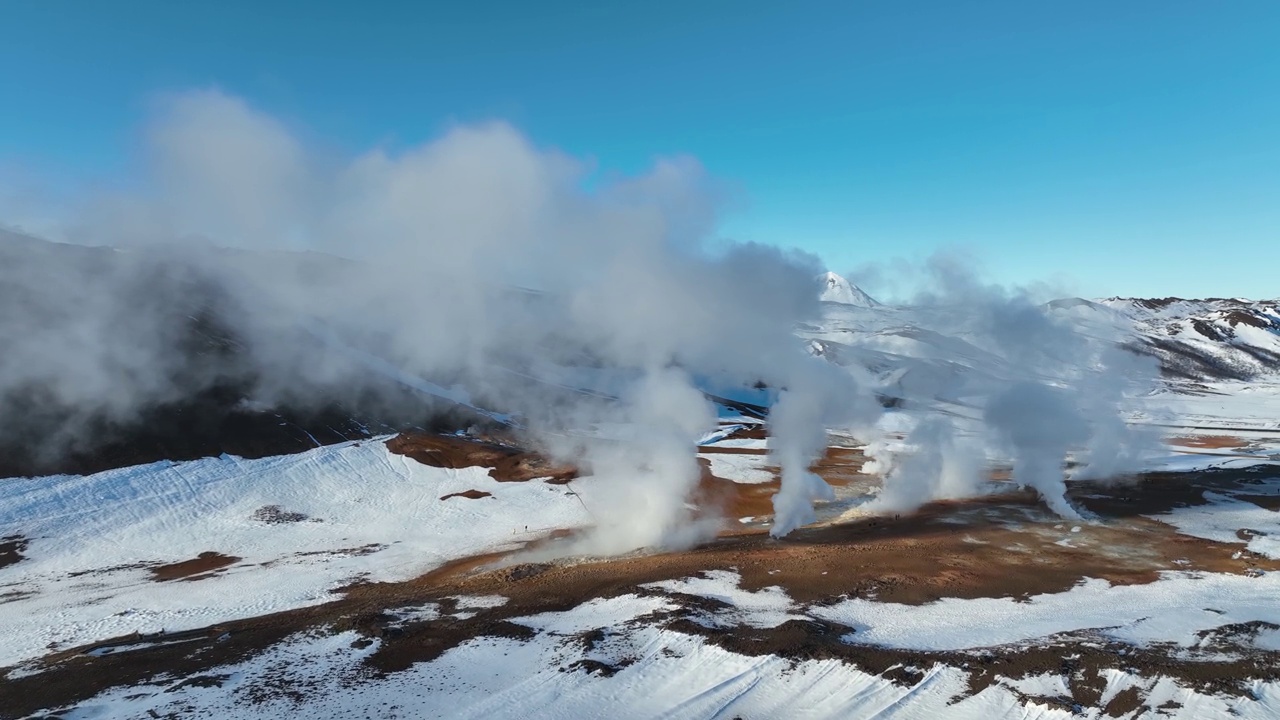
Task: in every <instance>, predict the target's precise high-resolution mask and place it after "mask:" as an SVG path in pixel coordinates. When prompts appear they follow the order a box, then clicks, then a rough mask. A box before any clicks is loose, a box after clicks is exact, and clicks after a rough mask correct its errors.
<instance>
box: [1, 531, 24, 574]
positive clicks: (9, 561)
mask: <svg viewBox="0 0 1280 720" xmlns="http://www.w3.org/2000/svg"><path fill="white" fill-rule="evenodd" d="M27 545H28V540H27V539H26V538H25V537H23V536H21V535H9V536H7V537H2V538H0V568H3V567H8V566H10V565H15V564H17V563H20V562H22V553H23V551H25V550H26V549H27Z"/></svg>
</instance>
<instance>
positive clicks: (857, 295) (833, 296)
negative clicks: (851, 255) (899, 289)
mask: <svg viewBox="0 0 1280 720" xmlns="http://www.w3.org/2000/svg"><path fill="white" fill-rule="evenodd" d="M818 281H819V282H821V283H822V294H821V296H820V299H821V300H822V301H823V302H834V303H843V304H845V305H857V306H858V307H876V306H878V305H879V304H880V303H879V302H877V301H876V300H875V299H874V298H872V297H871V296H870V295H868V294H866V293H865V292H863V291H862V289H861V288H859V287H858V286H857V285H854V284H853V283H851V282H849V281H848V280H846V279H845V278H843V277H841V276H840V275H837V274H835V273H833V272H826V273H823V274H822V275H819V276H818Z"/></svg>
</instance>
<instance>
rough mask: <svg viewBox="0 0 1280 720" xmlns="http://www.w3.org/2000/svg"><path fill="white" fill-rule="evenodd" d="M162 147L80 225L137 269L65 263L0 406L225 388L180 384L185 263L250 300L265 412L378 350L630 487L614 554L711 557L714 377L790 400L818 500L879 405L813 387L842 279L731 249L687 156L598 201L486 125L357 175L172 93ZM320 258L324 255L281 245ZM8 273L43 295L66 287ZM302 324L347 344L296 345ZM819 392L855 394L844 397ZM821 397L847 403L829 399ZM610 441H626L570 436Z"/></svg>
mask: <svg viewBox="0 0 1280 720" xmlns="http://www.w3.org/2000/svg"><path fill="white" fill-rule="evenodd" d="M147 137H148V144H147V147H146V152H145V159H146V163H145V166H146V170H145V172H144V173H142V174H141V176H140V177H138V178H132V179H130V182H127V183H124V184H122V186H121V187H120V188H118V189H116V190H115V191H113V192H112V193H109V194H105V195H99V196H97V197H95V198H93V201H92V202H91V203H89V204H88V205H87V206H86V208H84V210H83V212H81V213H80V214H79V215H78V216H77V217H76V218H75V221H74V222H70V223H67V224H66V226H65V227H66V229H65V235H66V236H67V237H69V238H71V239H73V240H75V241H77V242H79V243H83V244H87V245H109V246H114V247H121V248H126V251H125V252H123V253H120V254H119V257H121V258H124V262H122V263H118V265H119V266H120V267H121V268H123V269H121V270H119V271H118V273H119V275H120V277H103V276H100V275H98V274H97V273H96V272H93V271H92V269H89V271H87V272H73V271H72V270H71V269H68V272H67V277H66V280H65V284H66V285H67V287H66V288H64V289H58V290H57V291H55V292H54V293H51V294H50V293H44V296H45V297H46V299H47V297H48V296H49V295H52V296H53V297H54V298H57V299H56V300H54V301H53V305H54V306H55V308H54V309H55V310H56V311H57V313H58V314H60V315H62V316H66V317H74V321H73V322H70V323H55V324H54V325H50V326H48V327H43V328H41V327H33V328H23V329H20V328H16V327H13V326H8V327H5V328H4V334H5V336H6V337H26V338H27V340H26V341H25V342H24V343H23V344H22V352H23V357H22V358H21V360H20V361H19V360H15V359H13V357H12V356H9V359H7V360H6V361H5V362H4V364H3V366H0V394H5V395H6V396H8V395H13V394H16V393H19V392H22V391H23V390H22V389H23V388H29V387H32V386H33V385H39V384H41V383H42V382H43V383H44V384H45V385H48V386H50V387H54V388H56V396H57V399H58V400H59V402H61V403H64V404H67V405H72V406H75V407H77V408H81V409H83V411H84V412H86V413H88V412H103V411H107V412H109V414H110V416H111V418H113V419H114V420H118V421H126V420H127V419H128V418H129V416H130V414H131V413H133V412H136V411H138V410H139V409H140V408H142V407H145V406H146V405H147V404H149V403H154V402H160V401H164V400H166V399H168V398H171V397H174V396H177V395H180V394H181V393H183V392H188V391H190V389H191V385H192V384H193V383H194V384H195V385H196V386H201V385H203V384H207V383H211V382H214V381H215V380H216V378H215V377H210V378H199V379H197V380H195V381H189V379H184V380H183V382H179V381H178V379H177V378H174V377H173V373H171V372H168V371H167V369H166V368H167V364H168V363H170V362H171V359H170V356H171V355H172V350H171V348H170V347H168V345H169V342H168V341H169V340H171V338H172V336H173V334H174V332H173V327H174V326H175V324H176V323H178V322H180V321H182V320H183V319H184V317H185V315H184V314H183V313H182V312H180V313H178V314H177V315H176V316H173V315H174V314H173V313H172V312H170V311H169V308H167V307H151V306H149V305H148V304H147V303H145V302H138V299H139V298H140V297H145V296H146V295H147V291H148V290H149V289H153V288H155V287H156V285H157V284H158V283H164V282H166V281H167V278H168V276H169V275H171V274H172V273H174V272H177V268H188V269H186V270H183V272H186V273H188V274H190V275H191V276H192V277H193V278H196V279H198V281H199V283H201V284H204V285H207V286H209V288H210V290H211V292H213V293H215V294H218V295H220V296H225V298H224V299H225V302H224V303H223V307H224V308H226V307H230V308H234V310H233V311H232V312H231V313H228V314H225V317H224V318H223V320H225V321H229V322H230V323H231V324H232V325H233V326H234V330H235V333H236V335H237V337H239V338H243V339H244V340H245V342H246V345H247V350H248V352H249V353H250V355H251V356H252V364H253V370H254V377H255V390H254V393H255V398H254V399H255V400H260V401H264V402H268V403H269V402H274V401H277V400H279V399H280V398H291V399H294V400H296V399H297V398H300V397H303V398H305V397H307V396H308V395H322V394H323V393H325V392H326V391H328V390H329V389H332V388H344V389H349V388H350V387H352V386H358V385H360V384H362V383H365V382H366V381H367V376H369V375H370V369H369V367H368V365H367V363H362V362H360V361H359V359H360V358H361V357H366V355H365V353H372V354H373V355H375V356H377V357H378V358H380V359H382V360H385V361H386V363H387V364H388V365H389V366H391V367H394V368H397V369H398V370H400V371H403V372H404V373H407V374H408V375H410V376H415V377H419V378H423V379H426V380H429V381H430V382H433V383H437V384H439V385H442V386H445V387H452V388H455V389H454V390H453V391H452V392H453V393H454V396H455V397H459V398H462V399H464V400H468V401H472V402H476V403H479V404H484V405H487V406H489V407H494V408H497V409H500V410H501V411H503V412H506V413H511V414H513V415H515V416H517V417H519V418H521V424H522V427H523V429H524V430H525V431H527V432H528V433H529V434H531V435H532V436H533V438H534V439H535V440H536V441H538V442H540V443H541V444H542V445H543V446H545V447H548V448H550V449H551V450H552V451H555V452H558V453H560V454H564V455H568V456H571V457H572V459H574V460H575V461H579V462H583V463H585V464H586V465H587V466H588V467H589V468H590V469H591V470H592V471H593V472H594V473H595V474H597V475H599V476H603V477H602V479H603V480H604V481H605V482H607V483H609V484H610V485H611V486H612V487H615V488H616V493H615V495H616V506H614V507H604V508H594V509H593V511H594V512H596V513H597V514H598V516H599V518H600V521H601V528H602V529H601V531H600V532H598V533H597V534H596V539H595V541H593V542H594V544H595V547H596V548H598V549H600V550H603V551H610V552H614V551H620V550H625V549H630V548H631V547H636V546H640V545H653V544H658V543H662V542H691V541H692V531H691V530H690V528H692V527H694V525H692V524H691V523H689V522H688V520H689V517H688V512H687V510H686V507H685V504H686V501H687V499H688V496H689V493H690V492H691V491H692V489H693V488H694V486H695V485H696V483H697V481H698V478H699V468H698V466H697V463H696V459H695V456H694V444H695V441H696V439H697V438H698V437H699V436H700V435H702V434H704V433H705V432H707V431H708V430H710V429H712V428H713V427H714V423H715V415H714V413H713V412H712V408H711V406H710V404H709V403H708V402H707V401H706V400H705V399H704V398H703V396H702V395H701V394H700V393H699V392H698V391H696V390H695V389H694V386H693V384H692V382H691V381H690V377H691V376H693V375H698V376H702V377H714V378H715V379H716V382H718V383H720V384H734V383H738V384H742V385H750V384H752V383H756V382H760V381H764V382H766V383H769V384H770V385H771V386H774V387H788V388H793V389H791V390H789V391H788V392H787V393H786V399H785V400H784V402H783V405H782V407H783V409H784V411H783V412H782V413H780V414H779V416H778V417H777V418H775V420H774V425H775V431H776V433H777V437H778V438H779V440H778V443H779V448H780V452H782V453H785V455H786V457H787V458H789V459H788V460H787V466H788V468H789V470H788V483H787V487H788V491H787V492H788V493H790V495H788V497H790V496H791V495H794V496H796V497H802V496H805V495H806V494H812V492H813V491H812V490H793V489H792V488H793V487H794V486H795V484H796V483H797V482H800V483H809V482H810V481H809V480H808V479H807V478H806V476H805V473H807V465H808V459H810V458H812V457H813V456H814V455H815V453H817V452H820V451H821V444H822V443H821V436H822V433H823V430H822V425H821V423H822V422H823V421H824V420H826V419H827V418H828V417H829V416H834V415H837V414H838V413H836V412H834V411H833V408H835V407H838V406H839V405H842V404H848V405H849V406H853V405H855V404H858V403H859V402H861V401H860V400H859V394H860V392H861V391H860V390H859V389H858V388H857V387H856V386H855V385H854V384H853V383H852V382H850V381H849V378H848V376H847V375H845V374H842V373H839V374H833V373H830V372H828V373H825V374H821V373H820V374H817V375H813V374H812V373H811V372H810V371H811V369H812V366H813V365H814V364H815V362H814V361H813V360H812V359H811V358H810V357H808V354H807V353H806V351H805V349H804V346H803V344H802V343H801V342H800V341H799V340H798V339H797V338H796V337H795V336H794V334H793V327H794V326H795V324H796V323H797V322H799V321H802V320H809V319H812V318H814V317H816V315H817V313H818V309H819V306H818V302H817V296H816V285H815V280H814V278H815V277H816V276H817V275H818V274H819V272H820V271H821V267H820V265H819V264H818V263H817V261H816V260H815V259H814V258H813V257H811V256H808V255H804V254H800V253H792V252H784V251H781V250H777V249H774V248H771V247H765V246H758V245H750V244H736V245H729V246H728V247H727V248H725V249H720V250H718V251H715V252H713V251H711V250H710V249H708V246H707V243H708V241H710V240H714V239H715V238H714V237H713V236H712V232H713V230H714V226H715V217H716V212H717V205H718V193H717V191H716V188H715V185H714V183H712V182H711V181H710V179H709V178H708V177H707V175H706V174H705V173H704V171H703V170H702V168H701V166H700V165H699V164H698V163H697V162H696V161H694V160H692V159H690V158H682V157H677V158H667V159H660V160H657V161H656V162H655V163H654V165H653V167H652V168H651V169H649V170H648V171H647V172H645V173H643V174H641V175H639V176H635V177H621V178H615V179H608V180H605V181H603V182H596V185H597V187H596V188H595V189H586V188H587V187H588V186H589V185H591V184H592V182H593V181H598V180H599V179H598V178H594V177H592V176H591V175H590V173H589V166H588V164H587V163H584V162H581V161H579V160H576V159H574V158H570V157H567V156H565V155H563V154H561V153H559V152H556V151H554V150H546V149H542V148H538V147H536V146H534V145H533V144H531V143H530V142H529V141H528V140H527V139H526V138H525V137H523V136H522V135H521V134H520V133H518V132H517V131H516V130H515V129H513V128H511V127H510V126H508V125H505V124H502V123H487V124H481V125H475V126H461V127H455V128H453V129H450V130H448V131H447V132H445V133H444V134H443V135H442V136H441V137H439V138H437V139H435V140H432V141H430V142H427V143H425V144H423V145H420V146H417V147H412V148H409V149H406V150H403V151H392V150H388V149H376V150H373V151H371V152H368V153H366V154H363V155H361V156H358V157H355V158H352V159H350V160H345V161H344V160H340V159H335V158H333V157H330V156H326V155H325V154H324V153H320V152H315V151H313V150H312V149H311V148H309V147H307V145H306V143H304V142H303V141H301V140H300V139H299V135H298V134H297V133H295V132H292V131H291V130H290V129H289V128H287V127H286V126H285V125H284V124H282V123H281V122H279V121H277V120H275V119H274V118H272V117H269V116H267V115H265V114H263V113H261V112H258V111H256V110H254V109H253V108H251V107H250V106H248V105H247V104H246V103H244V102H243V101H241V100H239V99H237V98H234V97H231V96H228V95H225V94H223V93H220V92H216V91H204V92H193V93H187V94H181V95H177V96H173V97H170V98H168V99H166V100H165V101H164V102H163V103H161V104H160V110H159V113H158V115H157V117H156V118H155V121H154V123H153V124H152V126H151V127H150V131H149V133H148V135H147ZM138 188H141V190H138ZM215 245H216V246H222V247H227V248H232V249H234V250H240V251H253V252H251V253H246V252H235V251H226V250H218V249H215V248H214V247H212V246H215ZM300 250H310V251H320V252H323V253H325V254H324V255H317V254H310V255H303V256H299V255H297V254H285V253H283V252H278V251H300ZM157 257H159V258H165V259H166V261H167V262H168V264H162V263H160V262H158V261H155V260H154V259H155V258H157ZM339 258H341V259H339ZM0 272H3V271H2V270H0ZM112 272H117V271H115V270H113V271H112ZM58 280H59V279H55V281H58ZM3 282H4V283H5V284H6V285H8V286H16V287H18V288H19V289H20V291H21V292H26V291H31V292H33V293H34V292H36V291H37V290H39V289H40V288H36V287H33V286H32V283H34V282H44V281H43V280H36V279H34V278H30V277H24V276H21V275H19V274H17V273H12V274H6V276H5V277H4V278H3ZM174 294H175V293H170V294H169V295H168V296H166V297H171V296H172V295H174ZM176 294H178V295H181V294H182V293H181V292H178V293H176ZM72 296H76V297H75V298H74V300H75V301H74V302H71V303H64V302H62V301H61V300H62V299H65V298H68V297H72ZM160 302H162V303H163V302H164V301H160ZM72 308H74V309H72ZM121 320H124V322H121ZM21 321H22V319H21V318H19V319H18V320H16V321H15V322H21ZM297 327H304V328H311V329H312V330H313V332H312V333H311V334H312V335H315V336H318V337H323V338H325V339H326V341H327V342H328V345H329V349H330V351H328V352H318V351H317V350H316V346H315V344H314V343H299V342H298V341H297V338H298V334H297V332H296V330H294V329H295V328H297ZM24 330H25V331H27V332H24ZM352 348H358V350H353V349H352ZM549 366H552V367H559V368H564V367H573V368H578V369H579V370H580V371H581V372H582V373H583V374H591V373H594V374H596V375H599V374H602V373H606V374H609V375H610V376H611V377H612V378H613V380H612V381H611V382H612V383H613V384H614V385H617V386H618V387H617V388H616V389H618V390H619V393H618V394H619V395H620V397H621V401H620V402H606V401H601V400H600V399H598V398H597V397H596V396H591V395H576V394H574V393H572V392H565V391H563V390H561V389H559V388H552V387H550V386H548V385H546V384H542V383H538V382H532V381H530V377H534V376H538V375H539V374H540V372H541V370H542V369H545V368H546V367H549ZM210 372H211V373H214V374H216V372H217V370H216V368H214V369H211V370H210ZM122 377H123V378H139V379H147V381H146V382H133V381H129V382H125V383H123V386H117V379H118V378H122ZM619 378H620V379H621V380H619ZM816 378H834V379H835V380H836V381H837V382H838V386H837V387H835V388H833V389H835V390H838V391H839V397H836V398H833V397H832V396H831V393H830V392H829V390H831V389H824V388H820V387H816V383H817V381H816ZM570 384H572V383H570ZM817 397H821V398H822V399H823V403H825V406H815V407H808V404H810V403H813V402H814V398H817ZM789 407H795V408H796V409H795V410H794V411H787V410H786V408H789ZM596 426H598V427H614V428H618V427H621V428H625V429H624V430H623V431H622V436H621V437H591V436H590V435H591V432H587V433H585V434H584V433H583V432H577V433H576V434H573V432H574V431H583V430H585V429H588V428H591V427H596ZM77 432H78V430H77V429H76V428H74V427H68V428H67V433H68V434H69V435H72V436H74V435H76V434H77ZM596 434H597V435H599V434H604V435H607V434H608V433H596ZM566 438H571V439H566ZM793 444H794V445H795V448H794V449H793V448H792V445H793ZM792 476H794V478H795V479H794V480H793V477H792ZM795 512H797V513H801V511H800V510H799V509H797V510H796V511H795ZM801 514H802V513H801Z"/></svg>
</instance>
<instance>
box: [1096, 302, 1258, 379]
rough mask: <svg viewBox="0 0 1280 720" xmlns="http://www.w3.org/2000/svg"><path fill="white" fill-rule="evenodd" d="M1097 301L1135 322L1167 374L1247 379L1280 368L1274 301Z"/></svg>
mask: <svg viewBox="0 0 1280 720" xmlns="http://www.w3.org/2000/svg"><path fill="white" fill-rule="evenodd" d="M1096 306H1097V307H1098V308H1106V309H1107V310H1109V311H1112V312H1115V313H1118V314H1120V315H1121V316H1123V317H1125V318H1126V319H1128V320H1129V321H1130V322H1132V323H1133V325H1134V327H1135V328H1136V329H1137V331H1138V334H1139V336H1140V342H1141V344H1142V345H1143V346H1144V347H1145V348H1146V349H1147V351H1148V352H1150V353H1151V354H1153V355H1155V356H1156V357H1158V358H1159V359H1160V361H1161V364H1162V365H1163V367H1164V370H1165V374H1166V375H1168V376H1172V377H1182V378H1186V379H1192V380H1200V379H1229V380H1247V379H1250V378H1254V377H1257V376H1260V375H1270V374H1275V373H1278V372H1280V304H1278V303H1277V302H1276V301H1274V300H1264V301H1253V300H1243V299H1229V298H1208V299H1203V300H1184V299H1182V298H1158V299H1143V298H1109V299H1106V300H1102V301H1099V302H1098V303H1096Z"/></svg>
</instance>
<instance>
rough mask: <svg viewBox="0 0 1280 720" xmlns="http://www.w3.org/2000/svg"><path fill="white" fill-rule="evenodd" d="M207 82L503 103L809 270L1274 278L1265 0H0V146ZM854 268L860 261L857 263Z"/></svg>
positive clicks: (415, 102) (320, 105)
mask: <svg viewBox="0 0 1280 720" xmlns="http://www.w3.org/2000/svg"><path fill="white" fill-rule="evenodd" d="M210 85H216V86H218V87H221V88H223V89H224V90H226V91H228V92H231V93H234V94H238V95H242V96H244V97H246V98H248V99H249V100H250V101H251V102H253V103H254V104H256V105H257V106H259V107H261V108H263V109H265V110H267V111H269V112H272V113H274V114H277V115H280V116H282V117H284V118H286V119H287V120H288V121H290V122H291V123H295V124H297V125H300V126H303V127H306V128H308V130H309V132H312V133H314V135H315V136H316V137H317V138H321V139H323V141H324V142H328V143H336V144H337V145H339V146H341V147H344V148H348V149H350V150H353V151H355V150H363V149H367V148H368V147H370V146H372V145H376V144H385V143H392V144H409V143H415V142H418V141H421V140H423V139H426V138H429V137H431V136H433V135H434V134H436V133H438V132H439V131H440V130H441V128H442V127H444V126H445V125H447V124H449V123H451V122H455V121H459V120H462V121H467V120H481V119H490V118H502V119H506V120H509V121H511V122H513V123H514V124H516V125H517V126H519V127H521V128H522V129H523V130H525V131H526V132H528V133H529V134H530V135H531V136H532V137H533V138H534V139H535V140H536V141H537V142H539V143H541V144H546V145H552V146H556V147H560V148H563V149H565V150H567V151H569V152H572V153H574V154H578V155H587V156H591V157H594V158H596V159H597V160H598V162H599V163H600V165H601V166H602V167H606V168H615V169H621V170H624V171H633V170H639V169H641V168H643V167H644V166H645V165H646V164H647V163H648V162H649V161H650V160H651V159H652V158H653V157H654V156H657V155H666V154H671V153H688V154H691V155H694V156H696V157H698V158H699V159H700V160H702V162H703V163H704V164H705V165H706V166H707V167H708V168H709V170H710V171H711V172H712V173H713V174H714V175H716V176H718V177H720V178H724V179H727V180H729V181H731V182H732V183H734V184H735V186H736V187H737V188H738V189H740V190H741V195H742V198H741V199H740V200H739V201H738V202H737V203H736V204H735V205H734V206H733V207H732V208H731V210H730V213H729V215H728V217H727V218H726V221H725V225H724V232H725V233H726V234H727V235H729V236H732V237H734V238H737V239H745V240H759V241H765V242H772V243H776V244H780V245H791V246H798V247H802V248H805V249H808V250H811V251H813V252H816V253H818V254H819V255H820V256H822V257H823V259H824V260H825V261H826V262H827V264H828V265H830V266H831V268H832V269H834V270H837V271H849V270H851V269H854V268H857V267H859V266H861V265H863V264H865V263H876V262H879V263H884V262H888V261H891V260H892V259H894V258H908V259H918V258H921V257H923V256H925V255H927V254H928V253H929V252H931V251H933V250H934V249H938V248H948V247H957V246H959V247H963V248H967V249H968V250H970V251H973V252H975V253H976V254H977V255H978V257H979V258H980V259H981V260H982V263H983V265H984V266H985V267H986V269H987V271H988V273H989V275H990V277H992V278H993V279H996V280H1000V281H1005V282H1030V281H1034V280H1045V279H1055V278H1058V279H1062V280H1065V281H1066V282H1067V283H1068V286H1069V287H1070V289H1072V290H1074V291H1076V292H1079V293H1081V294H1085V295H1111V294H1136V295H1166V294H1181V295H1244V296H1253V297H1275V296H1280V280H1277V278H1278V277H1280V275H1278V274H1277V268H1280V2H1277V1H1276V0H1260V1H1254V0H1232V1H1230V2H1209V1H1208V0H1206V1H1205V2H1181V1H1179V0H1159V1H1157V0H1123V1H1121V0H1105V1H1092V0H1075V1H1071V2H1068V1H1066V0H1044V1H1028V0H1018V1H1016V2H1013V1H1011V2H954V1H952V0H938V1H935V2H917V1H914V0H889V1H885V2H854V1H848V2H829V3H828V2H820V3H819V2H790V3H783V2H753V1H751V0H739V1H736V2H719V1H710V0H704V1H701V2H699V1H697V0H693V1H685V2H666V1H665V0H663V1H658V2H626V3H623V2H607V1H598V2H578V3H563V2H550V1H544V2H523V1H515V0H512V1H509V2H479V1H470V2H453V3H443V2H430V1H428V2H380V3H373V2H364V3H360V2H344V3H328V2H318V1H312V2H282V1H277V2H271V1H270V0H260V1H258V2H244V1H242V0H219V2H206V3H188V2H173V1H165V2H150V1H142V0H116V1H115V2H95V1H93V0H79V1H78V2H67V1H65V0H0V107H2V108H3V109H0V165H7V166H10V167H12V166H15V165H17V166H26V167H39V168H42V169H43V170H44V171H45V172H47V173H50V174H52V175H53V176H55V177H56V176H67V177H70V176H86V177H91V176H102V175H109V174H110V173H112V172H115V171H118V170H120V169H121V168H123V167H124V165H125V163H126V158H127V154H128V152H129V149H130V143H131V142H132V140H133V138H134V133H136V132H137V128H138V127H139V125H140V123H141V122H142V121H143V120H144V119H145V117H146V112H147V106H148V102H149V99H150V98H152V97H154V96H155V94H156V93H158V92H163V91H171V90H176V89H185V88H190V87H208V86H210ZM873 289H874V288H873Z"/></svg>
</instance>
